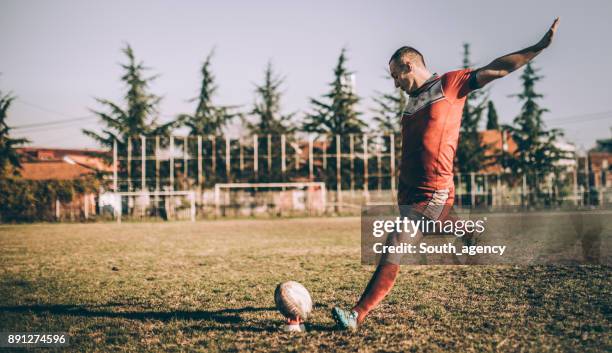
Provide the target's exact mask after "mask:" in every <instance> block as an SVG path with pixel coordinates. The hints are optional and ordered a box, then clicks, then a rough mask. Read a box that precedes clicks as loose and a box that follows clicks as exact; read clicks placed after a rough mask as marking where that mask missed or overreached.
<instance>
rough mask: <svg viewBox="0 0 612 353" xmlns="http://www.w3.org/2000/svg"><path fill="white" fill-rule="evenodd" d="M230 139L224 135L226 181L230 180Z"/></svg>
mask: <svg viewBox="0 0 612 353" xmlns="http://www.w3.org/2000/svg"><path fill="white" fill-rule="evenodd" d="M231 142H232V141H231V140H230V139H229V138H228V137H227V136H226V137H225V174H226V175H227V181H228V182H230V183H231V182H232V154H231V147H232V146H231Z"/></svg>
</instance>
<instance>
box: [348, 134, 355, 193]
mask: <svg viewBox="0 0 612 353" xmlns="http://www.w3.org/2000/svg"><path fill="white" fill-rule="evenodd" d="M354 139H355V136H354V135H353V134H349V160H350V177H351V196H353V195H354V194H355V141H354Z"/></svg>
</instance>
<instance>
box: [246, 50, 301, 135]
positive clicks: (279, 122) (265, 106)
mask: <svg viewBox="0 0 612 353" xmlns="http://www.w3.org/2000/svg"><path fill="white" fill-rule="evenodd" d="M283 82H284V79H283V78H281V77H278V76H276V75H275V74H274V70H273V68H272V63H271V62H268V66H267V67H266V70H265V73H264V82H263V84H261V85H258V86H256V87H255V103H254V104H253V109H252V110H251V112H250V113H251V115H252V116H254V117H255V118H256V122H254V123H252V122H248V121H247V122H246V125H247V128H248V130H249V131H250V132H251V133H252V134H259V135H264V134H273V135H280V134H287V133H290V132H292V131H293V130H294V127H293V126H292V125H291V124H292V122H291V119H292V117H293V116H294V114H282V112H281V104H280V101H281V96H282V94H281V92H280V86H281V85H282V84H283Z"/></svg>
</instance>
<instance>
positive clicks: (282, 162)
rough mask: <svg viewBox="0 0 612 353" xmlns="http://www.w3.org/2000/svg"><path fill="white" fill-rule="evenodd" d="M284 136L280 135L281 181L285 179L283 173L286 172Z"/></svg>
mask: <svg viewBox="0 0 612 353" xmlns="http://www.w3.org/2000/svg"><path fill="white" fill-rule="evenodd" d="M285 140H286V136H285V134H282V135H281V174H282V175H283V180H284V179H285V172H286V171H287V150H286V148H287V147H286V146H285V145H286V144H287V143H286V141H285Z"/></svg>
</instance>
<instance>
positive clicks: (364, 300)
mask: <svg viewBox="0 0 612 353" xmlns="http://www.w3.org/2000/svg"><path fill="white" fill-rule="evenodd" d="M409 218H410V219H416V218H415V215H414V214H413V215H411V217H409ZM419 218H420V216H419ZM422 237H423V234H422V233H421V232H420V231H416V232H415V236H414V237H410V236H409V235H408V234H407V233H396V232H394V233H391V234H389V235H388V237H387V242H386V244H387V245H391V246H396V245H400V244H401V243H408V244H410V243H411V244H417V243H419V242H420V241H421V239H422ZM401 258H402V254H395V253H394V254H389V253H384V254H383V256H382V257H381V259H380V262H379V263H378V266H377V267H376V271H374V274H373V275H372V278H370V281H369V282H368V285H367V286H366V288H365V290H364V291H363V294H362V295H361V297H360V298H359V301H358V302H357V304H356V305H355V306H354V307H353V308H352V309H351V310H344V309H342V308H339V307H335V308H334V309H333V310H332V316H333V318H334V320H336V322H337V323H338V325H339V326H340V327H341V328H344V329H351V330H354V329H357V326H358V325H361V323H362V322H363V321H364V320H365V318H366V316H367V315H368V314H369V313H370V311H372V309H374V308H375V307H377V306H378V304H380V302H381V301H382V300H383V299H384V298H385V297H386V296H387V294H389V292H390V291H391V289H392V288H393V285H394V284H395V279H396V278H397V275H398V274H399V267H400V261H401Z"/></svg>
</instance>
